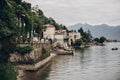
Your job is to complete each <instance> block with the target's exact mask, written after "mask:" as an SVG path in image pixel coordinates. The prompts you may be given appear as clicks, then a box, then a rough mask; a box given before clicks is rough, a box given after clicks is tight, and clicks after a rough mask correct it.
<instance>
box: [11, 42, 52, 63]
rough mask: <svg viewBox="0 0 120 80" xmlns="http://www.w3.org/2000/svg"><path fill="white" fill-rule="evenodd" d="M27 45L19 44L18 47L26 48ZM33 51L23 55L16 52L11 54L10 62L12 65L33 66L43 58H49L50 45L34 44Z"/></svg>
mask: <svg viewBox="0 0 120 80" xmlns="http://www.w3.org/2000/svg"><path fill="white" fill-rule="evenodd" d="M27 45H28V44H20V46H27ZM33 46H34V50H33V51H31V52H30V53H27V54H25V55H21V54H19V53H17V52H15V53H14V54H11V57H10V62H12V63H14V64H34V63H36V62H38V61H41V60H43V59H44V58H46V57H48V56H50V50H51V48H52V47H51V44H50V43H34V44H33Z"/></svg>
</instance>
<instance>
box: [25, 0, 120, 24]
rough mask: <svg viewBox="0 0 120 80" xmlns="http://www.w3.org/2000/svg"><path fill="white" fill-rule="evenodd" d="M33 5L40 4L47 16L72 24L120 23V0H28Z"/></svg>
mask: <svg viewBox="0 0 120 80" xmlns="http://www.w3.org/2000/svg"><path fill="white" fill-rule="evenodd" d="M26 1H27V2H31V3H32V5H33V6H35V5H36V4H38V5H39V7H40V9H42V10H43V11H44V13H45V15H46V16H48V17H53V18H54V19H55V20H56V21H57V22H59V23H62V24H65V25H71V24H74V23H78V22H82V23H90V24H102V23H103V24H105V23H106V24H109V25H118V24H120V18H119V17H120V14H119V13H120V6H119V5H120V0H69V1H68V0H26Z"/></svg>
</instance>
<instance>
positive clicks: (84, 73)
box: [22, 43, 120, 80]
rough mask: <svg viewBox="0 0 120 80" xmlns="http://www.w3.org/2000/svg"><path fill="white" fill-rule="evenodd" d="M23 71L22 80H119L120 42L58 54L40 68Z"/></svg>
mask: <svg viewBox="0 0 120 80" xmlns="http://www.w3.org/2000/svg"><path fill="white" fill-rule="evenodd" d="M113 47H117V48H118V50H111V48H113ZM24 73H25V74H24V77H23V78H22V80H120V43H105V46H92V47H89V48H86V49H82V50H76V51H75V54H74V55H73V56H72V55H58V56H57V57H55V59H53V60H52V61H51V62H50V63H49V64H47V65H46V66H45V67H44V68H43V69H42V70H38V71H36V72H34V71H26V72H24Z"/></svg>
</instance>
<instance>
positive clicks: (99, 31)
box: [67, 23, 120, 40]
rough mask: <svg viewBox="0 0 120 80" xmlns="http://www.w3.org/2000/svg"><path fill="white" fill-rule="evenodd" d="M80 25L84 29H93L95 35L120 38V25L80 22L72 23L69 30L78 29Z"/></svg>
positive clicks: (92, 32)
mask: <svg viewBox="0 0 120 80" xmlns="http://www.w3.org/2000/svg"><path fill="white" fill-rule="evenodd" d="M80 27H82V28H83V30H84V31H88V30H90V31H91V34H92V36H93V37H94V38H95V37H101V36H104V37H106V38H107V39H115V40H120V25H118V26H109V25H107V24H101V25H90V24H87V23H85V24H82V23H78V24H75V25H71V26H69V27H67V28H68V30H78V29H80Z"/></svg>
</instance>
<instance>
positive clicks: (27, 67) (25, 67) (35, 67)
mask: <svg viewBox="0 0 120 80" xmlns="http://www.w3.org/2000/svg"><path fill="white" fill-rule="evenodd" d="M55 56H56V54H55V53H51V55H50V56H49V57H47V58H45V59H43V60H42V61H39V62H38V63H36V64H34V65H17V66H15V67H16V68H18V69H21V70H33V71H35V70H38V69H39V68H41V67H42V66H44V65H45V64H47V63H48V62H49V61H51V59H52V58H54V57H55Z"/></svg>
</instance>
